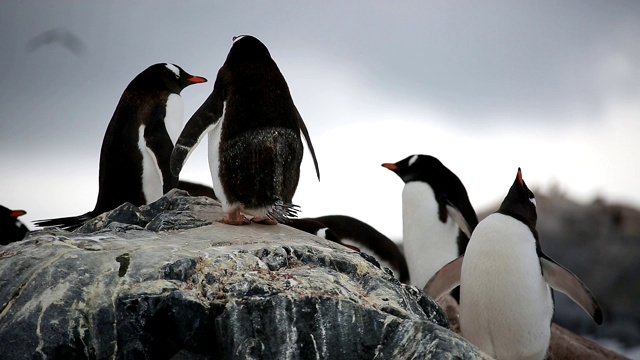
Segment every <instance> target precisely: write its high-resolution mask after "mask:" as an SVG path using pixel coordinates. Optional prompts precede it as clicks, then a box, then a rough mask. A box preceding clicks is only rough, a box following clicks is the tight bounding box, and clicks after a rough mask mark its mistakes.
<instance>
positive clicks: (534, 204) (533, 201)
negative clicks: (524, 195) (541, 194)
mask: <svg viewBox="0 0 640 360" xmlns="http://www.w3.org/2000/svg"><path fill="white" fill-rule="evenodd" d="M529 201H531V202H532V203H533V206H535V207H538V204H536V198H529Z"/></svg>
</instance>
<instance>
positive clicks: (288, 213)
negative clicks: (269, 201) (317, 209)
mask: <svg viewBox="0 0 640 360" xmlns="http://www.w3.org/2000/svg"><path fill="white" fill-rule="evenodd" d="M299 211H300V207H299V206H298V205H295V204H290V203H286V204H285V203H284V202H283V201H282V200H277V201H276V202H275V203H274V204H273V207H272V208H271V210H270V211H269V213H268V214H267V216H268V217H269V218H270V219H273V220H275V221H277V222H279V223H285V224H286V223H287V222H288V221H289V220H290V219H291V218H295V217H298V212H299Z"/></svg>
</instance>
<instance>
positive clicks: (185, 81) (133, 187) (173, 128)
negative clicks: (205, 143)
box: [35, 63, 207, 230]
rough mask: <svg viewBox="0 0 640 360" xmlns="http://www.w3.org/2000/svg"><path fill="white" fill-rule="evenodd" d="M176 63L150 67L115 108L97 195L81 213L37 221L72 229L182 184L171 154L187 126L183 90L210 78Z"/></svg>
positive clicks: (102, 160)
mask: <svg viewBox="0 0 640 360" xmlns="http://www.w3.org/2000/svg"><path fill="white" fill-rule="evenodd" d="M206 81H207V79H205V78H204V77H200V76H193V75H191V74H189V73H187V72H186V71H184V70H183V69H182V68H181V67H179V66H178V65H175V64H169V63H159V64H155V65H151V66H149V67H148V68H147V69H145V70H144V71H142V72H141V73H140V74H138V75H137V76H136V77H135V78H134V79H133V80H132V81H131V82H130V83H129V85H128V86H127V88H126V89H125V90H124V93H123V94H122V97H121V98H120V101H119V103H118V105H117V107H116V109H115V112H114V113H113V116H112V118H111V121H110V122H109V126H108V127H107V131H106V133H105V135H104V139H103V141H102V149H101V152H100V170H99V190H98V199H97V201H96V205H95V207H94V209H93V210H91V211H89V212H87V213H85V214H83V215H80V216H72V217H65V218H57V219H48V220H38V221H35V224H36V225H38V226H41V227H44V226H58V227H61V228H63V229H67V230H73V229H75V228H77V227H80V226H81V225H82V224H83V223H84V222H86V221H87V220H89V219H91V218H93V217H95V216H97V215H99V214H102V213H103V212H105V211H109V210H113V209H115V208H116V207H118V206H120V205H122V204H123V203H125V202H129V203H131V204H133V205H135V206H140V205H144V204H149V203H151V202H153V201H155V200H157V199H159V198H160V197H161V196H162V195H163V194H165V193H166V192H168V191H169V190H171V189H173V188H175V187H177V185H178V178H177V176H173V175H172V174H171V171H170V170H169V159H170V157H171V152H172V151H173V147H174V145H175V142H176V141H177V140H178V135H179V134H180V131H181V129H182V120H183V102H182V97H181V96H180V92H181V91H182V90H183V89H184V88H185V87H187V86H189V85H193V84H199V83H204V82H206Z"/></svg>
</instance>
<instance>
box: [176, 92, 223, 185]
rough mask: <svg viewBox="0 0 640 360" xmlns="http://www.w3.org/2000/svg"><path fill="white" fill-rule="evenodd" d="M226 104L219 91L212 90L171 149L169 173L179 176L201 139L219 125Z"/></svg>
mask: <svg viewBox="0 0 640 360" xmlns="http://www.w3.org/2000/svg"><path fill="white" fill-rule="evenodd" d="M225 107H226V104H225V103H224V101H223V100H222V97H221V96H220V94H219V91H216V90H215V87H214V90H213V92H212V93H211V95H209V97H208V98H207V100H205V102H204V103H202V105H200V108H198V110H197V111H196V112H195V113H194V114H193V116H191V118H190V119H189V121H188V122H187V124H186V125H185V126H184V128H183V129H182V132H181V133H180V136H179V137H178V141H176V145H175V147H174V148H173V151H172V153H171V160H170V165H169V167H170V169H171V173H172V174H173V175H175V176H178V175H179V174H180V170H182V166H183V165H184V163H185V161H187V158H188V157H189V155H191V152H192V151H193V149H195V147H196V146H197V145H198V144H199V143H200V141H201V140H202V138H203V137H204V136H205V135H206V134H207V133H209V131H211V130H213V129H214V128H215V127H216V125H218V124H220V119H222V118H223V117H224V112H225Z"/></svg>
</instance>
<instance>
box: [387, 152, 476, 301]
mask: <svg viewBox="0 0 640 360" xmlns="http://www.w3.org/2000/svg"><path fill="white" fill-rule="evenodd" d="M382 166H383V167H385V168H387V169H389V170H391V171H393V172H394V173H396V175H398V176H399V177H400V178H401V179H402V181H404V183H405V185H404V189H403V190H402V243H403V248H404V254H405V257H406V259H407V265H408V266H409V275H410V276H411V284H412V285H415V286H418V287H420V288H422V287H424V285H425V284H426V283H427V281H428V280H429V279H430V278H431V276H433V274H435V272H436V271H438V270H439V269H440V268H441V267H442V266H444V265H445V264H446V263H448V262H449V261H451V260H453V259H455V258H457V257H458V256H460V255H462V254H464V251H465V249H466V247H467V243H468V242H469V237H470V236H471V232H472V231H473V229H474V228H475V227H476V225H477V224H478V218H477V216H476V212H475V210H474V209H473V206H471V202H470V201H469V197H468V196H467V190H466V189H465V188H464V185H463V184H462V181H460V179H459V178H458V177H457V176H456V175H455V174H454V173H453V172H451V170H449V169H448V168H447V167H445V166H444V165H443V164H442V163H441V162H440V160H438V159H436V158H435V157H433V156H429V155H411V156H409V157H407V158H405V159H403V160H401V161H398V162H397V163H393V164H391V163H385V164H382Z"/></svg>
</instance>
